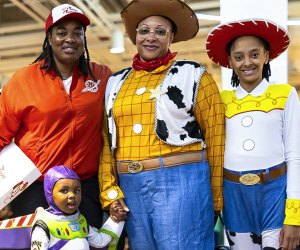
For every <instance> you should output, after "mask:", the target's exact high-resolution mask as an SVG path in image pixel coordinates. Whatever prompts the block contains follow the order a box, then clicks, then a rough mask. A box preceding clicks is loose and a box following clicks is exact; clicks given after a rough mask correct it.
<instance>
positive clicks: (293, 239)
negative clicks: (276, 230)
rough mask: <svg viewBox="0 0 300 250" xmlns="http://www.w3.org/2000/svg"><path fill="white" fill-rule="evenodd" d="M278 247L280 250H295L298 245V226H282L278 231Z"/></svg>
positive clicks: (299, 240)
mask: <svg viewBox="0 0 300 250" xmlns="http://www.w3.org/2000/svg"><path fill="white" fill-rule="evenodd" d="M279 245H280V246H281V247H282V250H295V249H296V247H297V246H298V245H300V226H292V225H283V227H282V229H281V231H280V236H279Z"/></svg>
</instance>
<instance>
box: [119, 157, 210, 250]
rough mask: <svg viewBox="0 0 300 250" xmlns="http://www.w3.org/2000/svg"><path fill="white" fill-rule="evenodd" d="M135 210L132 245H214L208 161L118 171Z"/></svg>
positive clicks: (130, 223)
mask: <svg viewBox="0 0 300 250" xmlns="http://www.w3.org/2000/svg"><path fill="white" fill-rule="evenodd" d="M119 180H120V187H121V189H122V191H123V192H124V195H125V201H126V203H127V206H128V208H129V210H130V212H129V217H128V219H127V221H126V225H125V227H126V231H127V234H128V238H129V245H130V249H132V250H156V249H158V250H168V249H170V250H194V249H195V250H196V249H197V250H212V249H214V223H213V221H214V213H213V201H212V195H211V186H210V168H209V165H208V163H207V162H196V163H191V164H186V165H180V166H175V167H168V168H164V167H163V166H161V168H160V169H157V170H150V171H144V172H140V173H138V174H119Z"/></svg>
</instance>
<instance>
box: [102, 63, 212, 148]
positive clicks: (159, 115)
mask: <svg viewBox="0 0 300 250" xmlns="http://www.w3.org/2000/svg"><path fill="white" fill-rule="evenodd" d="M131 71H132V68H127V69H123V70H121V71H119V72H116V73H115V74H113V75H112V76H111V77H110V78H109V81H108V83H107V87H106V93H105V108H106V113H107V117H108V128H109V139H110V145H111V149H112V150H115V149H116V147H117V145H116V138H117V134H116V124H115V121H114V117H113V112H112V109H113V104H114V101H115V98H116V96H117V95H118V92H119V91H120V89H121V87H122V85H123V83H124V81H125V80H126V78H127V77H128V75H129V74H130V72H131ZM204 72H205V68H204V67H203V66H201V65H200V64H199V63H196V62H193V61H187V60H180V61H176V62H174V63H173V65H172V66H171V67H170V68H169V71H168V72H167V74H166V76H165V78H164V79H163V81H162V83H161V85H160V87H161V89H165V90H167V92H166V93H165V94H164V95H161V96H160V98H159V99H156V100H155V110H154V112H155V118H156V119H155V131H156V135H157V137H158V138H159V139H161V140H162V141H164V142H165V143H167V144H170V145H174V146H184V145H188V144H191V143H194V142H200V143H201V144H202V146H203V148H206V145H205V143H204V137H203V134H202V133H201V129H200V127H199V125H198V123H197V121H196V119H195V117H194V107H195V102H196V100H197V93H198V89H199V83H200V79H201V77H202V75H203V73H204Z"/></svg>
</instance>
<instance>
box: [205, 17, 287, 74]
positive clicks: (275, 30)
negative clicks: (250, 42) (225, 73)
mask: <svg viewBox="0 0 300 250" xmlns="http://www.w3.org/2000/svg"><path fill="white" fill-rule="evenodd" d="M249 35H250V36H257V37H260V38H262V39H264V40H265V41H267V42H268V44H269V47H270V51H269V60H272V59H274V58H276V57H277V56H279V55H280V54H281V53H283V52H284V51H285V50H286V49H287V47H288V46H289V43H290V36H289V34H288V32H287V31H286V30H285V29H284V28H282V27H280V26H279V25H277V24H276V23H274V22H272V21H269V20H266V19H258V18H257V19H245V20H237V21H231V22H227V23H222V24H220V25H218V26H216V27H214V28H213V29H212V30H211V31H210V32H209V34H208V36H207V41H206V52H207V55H208V56H209V58H210V59H211V60H212V61H213V62H214V63H216V64H219V65H220V66H223V67H226V68H230V65H229V60H228V53H227V51H226V49H227V45H228V43H229V42H230V41H232V40H233V39H235V38H237V37H240V36H249Z"/></svg>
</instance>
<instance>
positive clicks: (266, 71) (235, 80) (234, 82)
mask: <svg viewBox="0 0 300 250" xmlns="http://www.w3.org/2000/svg"><path fill="white" fill-rule="evenodd" d="M237 38H238V37H236V38H235V39H233V40H231V41H230V42H229V43H228V45H227V47H226V51H227V54H228V55H230V50H231V48H232V45H233V43H234V42H235V40H236V39H237ZM257 38H258V39H259V40H260V41H261V43H262V44H263V46H264V49H265V50H266V51H270V45H269V43H268V42H267V41H266V40H265V39H263V38H261V37H257ZM270 76H271V67H270V62H269V61H268V63H265V64H264V66H263V70H262V78H265V79H266V80H267V81H269V77H270ZM239 85H240V79H239V77H238V75H237V74H236V73H235V72H234V70H232V76H231V86H232V87H237V86H239Z"/></svg>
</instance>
